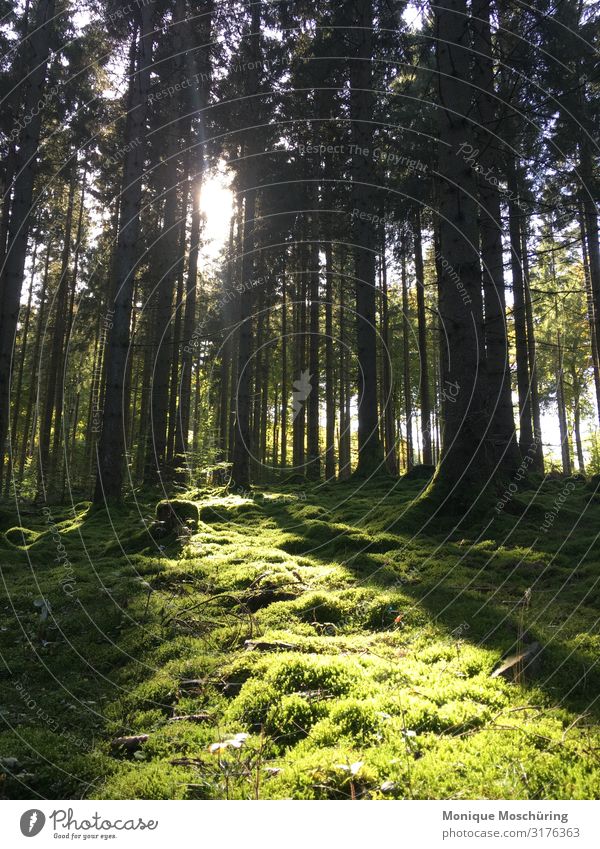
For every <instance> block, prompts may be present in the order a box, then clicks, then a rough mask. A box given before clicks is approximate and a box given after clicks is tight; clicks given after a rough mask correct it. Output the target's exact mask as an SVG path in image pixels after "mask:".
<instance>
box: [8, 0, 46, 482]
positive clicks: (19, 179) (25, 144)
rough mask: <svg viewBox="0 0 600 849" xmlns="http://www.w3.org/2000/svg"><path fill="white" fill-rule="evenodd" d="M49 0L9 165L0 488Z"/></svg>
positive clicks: (32, 46)
mask: <svg viewBox="0 0 600 849" xmlns="http://www.w3.org/2000/svg"><path fill="white" fill-rule="evenodd" d="M53 19H54V0H39V3H38V6H37V12H36V18H35V22H34V25H33V29H32V32H31V34H30V36H29V38H28V47H29V55H28V57H27V61H26V63H25V67H26V69H27V76H26V77H25V78H24V80H23V83H22V85H23V91H22V101H23V109H24V113H23V114H24V115H27V116H28V117H29V118H31V120H30V121H29V122H28V123H27V124H26V126H25V128H24V129H23V130H22V132H21V136H20V138H19V152H18V157H17V163H16V166H15V169H14V173H15V174H16V177H15V179H14V182H13V187H12V205H11V212H10V222H9V227H8V247H7V253H6V256H5V258H4V264H3V268H2V278H1V281H0V487H1V486H2V474H3V470H4V456H5V452H6V437H7V432H8V426H9V420H10V375H11V370H12V357H13V345H14V341H15V334H16V330H17V323H18V320H19V311H20V302H21V289H22V286H23V276H24V272H25V257H26V254H27V240H28V236H29V230H30V227H31V213H32V209H33V207H32V201H33V184H34V179H35V174H36V157H37V150H38V145H39V140H40V130H41V124H42V112H43V110H42V109H40V108H39V106H38V104H39V103H43V96H44V88H45V84H46V66H47V63H48V55H49V52H50V36H51V32H52V29H53Z"/></svg>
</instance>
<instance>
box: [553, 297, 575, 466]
mask: <svg viewBox="0 0 600 849" xmlns="http://www.w3.org/2000/svg"><path fill="white" fill-rule="evenodd" d="M555 315H556V321H557V326H558V307H557V309H556V311H555ZM556 404H557V407H558V425H559V431H560V451H561V456H562V469H563V474H565V475H570V474H571V450H570V447H569V427H568V424H567V405H566V403H565V379H564V367H563V350H562V336H561V332H560V329H559V330H558V331H557V333H556Z"/></svg>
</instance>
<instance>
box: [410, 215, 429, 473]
mask: <svg viewBox="0 0 600 849" xmlns="http://www.w3.org/2000/svg"><path fill="white" fill-rule="evenodd" d="M414 240H415V276H416V286H417V323H418V335H419V375H420V381H419V388H420V398H421V439H422V444H423V449H422V455H421V456H422V458H423V463H424V464H425V465H426V466H431V465H433V456H432V453H431V401H430V397H429V357H428V354H427V320H426V313H425V274H424V271H423V248H422V243H421V213H420V211H419V208H418V207H417V209H416V211H415V229H414Z"/></svg>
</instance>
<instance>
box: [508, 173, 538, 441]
mask: <svg viewBox="0 0 600 849" xmlns="http://www.w3.org/2000/svg"><path fill="white" fill-rule="evenodd" d="M508 187H509V191H510V192H511V198H513V197H515V196H516V195H517V180H516V175H515V174H514V171H513V170H512V169H509V178H508ZM508 217H509V233H510V262H511V270H512V282H513V316H514V325H515V348H516V352H517V390H518V394H519V446H520V448H521V453H522V454H523V456H524V457H525V456H526V455H527V454H528V453H529V451H530V450H531V446H532V445H533V439H534V435H533V419H532V414H531V392H530V363H529V352H528V345H527V319H526V315H525V287H524V279H523V277H524V275H523V254H522V244H521V229H520V221H519V209H518V207H517V205H516V203H515V202H514V200H512V199H511V200H509V202H508Z"/></svg>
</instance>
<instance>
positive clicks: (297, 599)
mask: <svg viewBox="0 0 600 849" xmlns="http://www.w3.org/2000/svg"><path fill="white" fill-rule="evenodd" d="M422 483H423V482H422V481H419V480H418V479H413V480H408V479H406V478H404V479H400V480H399V481H391V480H389V479H387V480H383V479H381V480H378V481H376V482H373V483H369V484H365V485H362V486H361V485H360V484H358V483H355V482H346V483H338V484H332V485H329V486H320V487H316V486H313V487H312V488H311V487H309V488H306V489H304V490H303V491H302V492H299V491H298V488H293V487H291V486H290V487H287V488H286V487H281V488H275V487H271V488H269V489H266V490H265V491H264V492H255V493H253V494H252V496H249V495H247V494H246V495H241V496H240V495H227V494H226V493H225V492H224V491H220V490H218V489H213V490H211V489H205V490H202V491H200V490H198V491H196V492H194V493H186V494H185V497H186V498H188V499H191V500H193V501H194V502H195V504H196V505H197V508H198V510H199V519H200V521H199V523H198V527H197V528H196V529H195V530H193V531H192V532H191V533H184V532H181V533H172V534H171V535H169V536H166V537H165V538H164V539H163V540H160V541H157V542H156V543H155V542H153V541H152V539H151V538H150V537H149V535H148V533H147V531H146V530H145V526H144V523H146V524H149V523H150V522H151V520H152V518H153V514H154V507H155V504H156V501H157V499H156V498H154V497H151V495H150V494H148V493H140V501H139V502H138V503H137V504H134V503H129V504H126V505H125V506H124V507H123V508H122V509H120V510H118V511H116V512H114V511H113V512H111V513H110V514H108V513H107V512H106V511H105V510H96V511H93V510H91V509H90V505H89V504H88V503H85V502H83V503H80V504H78V505H76V507H75V508H74V509H72V508H69V507H66V506H62V507H61V506H56V507H51V508H50V509H49V512H43V511H42V509H41V508H36V507H32V506H29V507H27V508H25V507H24V508H23V511H22V513H21V516H20V518H19V522H20V527H19V528H15V527H13V526H14V525H15V517H14V505H10V504H9V503H6V504H5V505H4V507H3V508H2V513H1V515H0V520H1V522H2V524H1V525H0V528H1V530H2V533H1V535H0V565H1V567H2V578H3V597H2V598H1V599H0V611H1V613H2V616H1V622H0V651H1V657H2V661H3V663H2V665H1V666H0V692H1V708H0V710H1V718H2V720H3V722H2V727H1V729H0V797H4V798H39V797H48V798H94V799H121V798H142V799H155V798H156V799H173V798H177V799H179V798H218V799H222V798H294V799H304V798H310V799H312V798H319V799H331V798H335V799H346V798H357V799H359V798H414V799H426V798H438V799H447V798H455V799H470V798H508V799H541V798H555V799H556V798H558V799H561V798H591V797H597V795H598V793H599V791H600V704H599V700H598V696H599V695H600V686H599V685H600V670H599V668H598V657H599V656H600V636H599V633H598V609H599V607H600V585H599V582H598V579H599V577H600V551H599V547H598V545H597V542H596V534H597V530H598V528H599V527H600V496H599V495H598V494H597V493H596V492H594V491H593V490H592V488H591V487H590V485H589V484H586V483H585V482H583V481H572V482H568V483H569V486H568V488H567V490H566V493H567V494H566V496H565V498H564V499H561V500H560V501H559V499H560V498H561V494H563V493H565V488H566V487H567V482H565V481H564V480H550V479H547V480H546V481H545V482H544V483H543V484H542V485H540V486H539V487H538V488H532V487H530V488H529V489H525V488H524V486H523V484H521V485H520V489H519V491H518V492H517V494H516V495H514V497H511V498H510V499H509V500H508V502H507V503H506V504H505V506H504V507H503V509H501V510H499V511H496V510H495V509H493V507H492V509H491V511H490V513H489V515H487V517H485V516H480V517H479V518H478V519H477V522H476V528H475V529H474V525H473V522H472V523H471V527H470V528H469V529H463V528H458V529H456V528H453V527H452V524H451V523H449V522H448V521H445V522H441V521H440V520H438V519H436V520H435V521H433V522H430V523H429V524H428V525H423V524H421V523H420V522H418V521H415V517H414V511H410V510H409V511H408V512H407V508H408V507H409V506H410V505H411V504H412V503H413V502H414V499H415V498H416V497H417V496H418V495H419V492H420V490H421V487H422ZM557 504H559V507H557ZM556 510H558V514H557V515H556V516H555V518H554V519H553V520H552V522H549V521H548V519H547V517H546V514H547V513H548V512H552V513H553V514H554V513H555V512H556ZM544 522H545V523H546V529H544ZM534 642H538V643H539V644H540V646H541V651H540V652H539V653H535V652H532V659H531V660H530V659H529V658H528V659H526V661H524V662H523V663H521V664H520V665H517V667H515V669H516V670H517V671H516V672H514V670H511V671H510V672H508V673H507V674H506V676H497V677H492V672H493V671H494V670H495V669H497V668H498V666H499V664H501V661H502V658H505V657H506V656H507V655H510V654H514V653H515V651H519V650H521V649H523V647H527V646H531V644H532V643H534ZM181 717H183V718H181ZM186 717H187V718H186ZM138 735H147V738H146V737H145V736H143V737H140V739H138V740H131V739H126V740H124V741H121V742H120V743H117V742H115V740H116V739H117V738H124V737H127V738H129V737H132V736H133V737H135V736H138Z"/></svg>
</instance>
